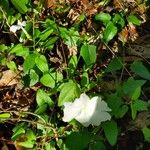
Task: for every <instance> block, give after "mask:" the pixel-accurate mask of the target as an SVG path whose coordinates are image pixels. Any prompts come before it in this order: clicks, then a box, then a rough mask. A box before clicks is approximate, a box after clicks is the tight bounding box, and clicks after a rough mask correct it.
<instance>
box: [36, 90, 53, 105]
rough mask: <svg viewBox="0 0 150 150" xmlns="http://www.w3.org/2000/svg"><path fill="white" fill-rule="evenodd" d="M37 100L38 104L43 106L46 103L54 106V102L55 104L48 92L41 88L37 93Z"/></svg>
mask: <svg viewBox="0 0 150 150" xmlns="http://www.w3.org/2000/svg"><path fill="white" fill-rule="evenodd" d="M36 102H37V104H38V106H42V105H44V104H48V105H49V106H53V104H54V102H53V101H52V100H51V98H50V97H49V96H48V94H47V93H46V92H45V91H44V90H42V89H39V90H38V91H37V93H36Z"/></svg>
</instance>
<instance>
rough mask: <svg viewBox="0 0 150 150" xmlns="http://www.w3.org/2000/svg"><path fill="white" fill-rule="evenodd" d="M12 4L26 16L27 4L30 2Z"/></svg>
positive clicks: (13, 2) (22, 1) (16, 0)
mask: <svg viewBox="0 0 150 150" xmlns="http://www.w3.org/2000/svg"><path fill="white" fill-rule="evenodd" d="M11 2H12V4H13V5H14V6H15V8H16V9H17V10H18V11H19V12H20V13H22V14H25V13H26V12H27V11H28V7H27V4H28V2H29V0H20V1H18V0H11Z"/></svg>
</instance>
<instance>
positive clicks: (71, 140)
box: [65, 132, 92, 150]
mask: <svg viewBox="0 0 150 150" xmlns="http://www.w3.org/2000/svg"><path fill="white" fill-rule="evenodd" d="M91 136H92V135H91V133H89V132H72V133H71V134H70V135H68V136H67V138H66V142H65V146H66V149H65V150H83V149H86V148H87V147H88V144H89V143H90V140H91V138H92V137H91ZM75 143H76V144H75Z"/></svg>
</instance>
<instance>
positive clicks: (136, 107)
mask: <svg viewBox="0 0 150 150" xmlns="http://www.w3.org/2000/svg"><path fill="white" fill-rule="evenodd" d="M149 106H150V105H149V104H148V103H147V102H145V101H142V100H136V101H133V102H132V103H131V115H132V119H135V118H136V115H137V111H146V110H148V107H149Z"/></svg>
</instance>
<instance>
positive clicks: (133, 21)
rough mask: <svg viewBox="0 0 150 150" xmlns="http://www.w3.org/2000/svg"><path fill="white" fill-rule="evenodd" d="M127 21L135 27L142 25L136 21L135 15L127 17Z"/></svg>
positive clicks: (139, 21)
mask: <svg viewBox="0 0 150 150" xmlns="http://www.w3.org/2000/svg"><path fill="white" fill-rule="evenodd" d="M127 20H128V22H131V23H133V24H135V25H137V26H140V25H141V23H142V22H141V20H140V19H138V18H137V17H136V16H135V15H129V16H128V18H127Z"/></svg>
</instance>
